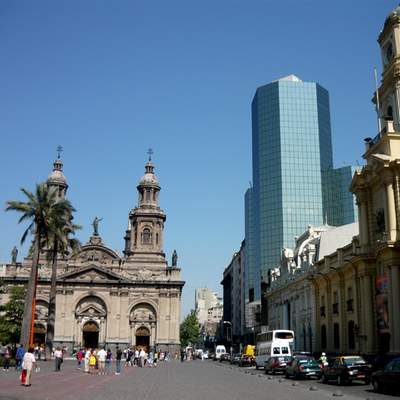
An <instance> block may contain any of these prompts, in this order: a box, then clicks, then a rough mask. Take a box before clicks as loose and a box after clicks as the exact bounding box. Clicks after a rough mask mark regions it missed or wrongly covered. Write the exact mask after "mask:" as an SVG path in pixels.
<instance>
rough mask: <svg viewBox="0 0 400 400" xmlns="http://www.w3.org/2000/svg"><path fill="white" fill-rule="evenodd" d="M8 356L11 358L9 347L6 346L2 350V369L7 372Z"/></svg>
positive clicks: (8, 367) (8, 368) (8, 366)
mask: <svg viewBox="0 0 400 400" xmlns="http://www.w3.org/2000/svg"><path fill="white" fill-rule="evenodd" d="M10 358H11V348H10V347H9V346H7V347H6V348H5V350H4V355H3V359H4V361H3V371H6V372H8V371H9V370H10Z"/></svg>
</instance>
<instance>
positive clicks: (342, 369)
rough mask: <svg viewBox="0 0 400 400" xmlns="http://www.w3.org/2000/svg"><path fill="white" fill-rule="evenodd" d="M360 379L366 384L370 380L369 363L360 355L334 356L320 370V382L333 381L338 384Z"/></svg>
mask: <svg viewBox="0 0 400 400" xmlns="http://www.w3.org/2000/svg"><path fill="white" fill-rule="evenodd" d="M353 380H362V381H364V382H365V383H366V384H367V385H369V384H370V382H371V365H369V364H367V362H366V361H365V360H364V359H363V358H362V357H360V356H341V357H336V358H335V359H334V360H333V362H331V363H330V364H329V365H328V366H326V367H324V369H323V370H322V382H323V383H327V382H328V381H335V382H336V383H337V384H338V385H344V384H345V383H351V382H352V381H353Z"/></svg>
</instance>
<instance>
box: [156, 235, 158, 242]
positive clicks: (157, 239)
mask: <svg viewBox="0 0 400 400" xmlns="http://www.w3.org/2000/svg"><path fill="white" fill-rule="evenodd" d="M156 244H158V233H156Z"/></svg>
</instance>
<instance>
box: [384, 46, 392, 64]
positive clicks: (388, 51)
mask: <svg viewBox="0 0 400 400" xmlns="http://www.w3.org/2000/svg"><path fill="white" fill-rule="evenodd" d="M392 58H393V44H392V42H389V44H388V45H387V46H386V49H385V61H386V63H389V62H390V61H391V60H392Z"/></svg>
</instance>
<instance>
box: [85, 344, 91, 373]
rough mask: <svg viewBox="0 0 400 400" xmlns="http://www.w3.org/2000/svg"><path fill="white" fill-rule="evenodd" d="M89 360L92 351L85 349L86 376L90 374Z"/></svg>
mask: <svg viewBox="0 0 400 400" xmlns="http://www.w3.org/2000/svg"><path fill="white" fill-rule="evenodd" d="M89 360H90V349H85V358H84V363H85V373H86V374H88V373H89V372H90V369H89Z"/></svg>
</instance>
